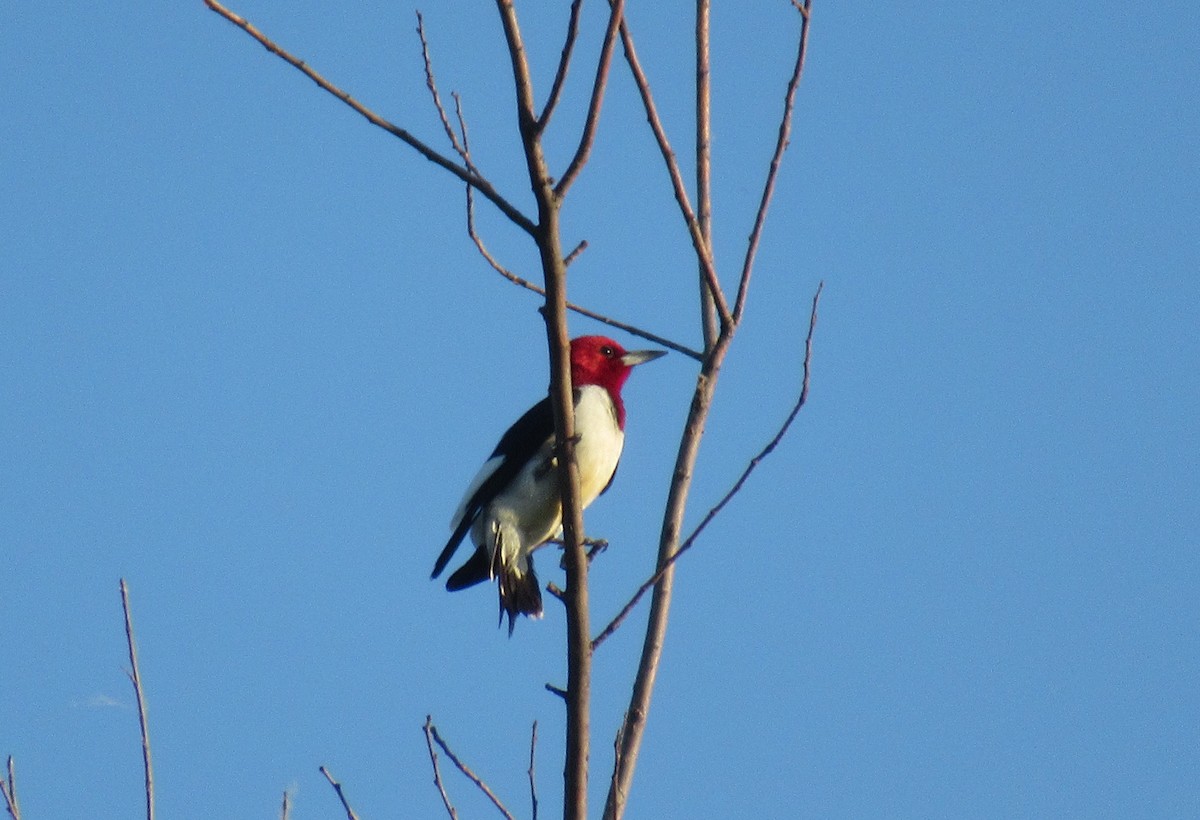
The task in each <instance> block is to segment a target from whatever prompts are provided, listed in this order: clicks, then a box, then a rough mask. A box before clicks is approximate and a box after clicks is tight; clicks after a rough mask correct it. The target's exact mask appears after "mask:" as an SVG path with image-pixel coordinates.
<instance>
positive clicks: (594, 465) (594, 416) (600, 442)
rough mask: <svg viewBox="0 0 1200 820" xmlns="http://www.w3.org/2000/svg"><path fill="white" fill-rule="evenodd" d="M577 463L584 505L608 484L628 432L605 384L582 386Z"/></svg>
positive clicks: (577, 417)
mask: <svg viewBox="0 0 1200 820" xmlns="http://www.w3.org/2000/svg"><path fill="white" fill-rule="evenodd" d="M575 434H576V435H577V436H578V437H579V442H578V444H576V445H575V464H576V465H577V466H578V468H579V494H580V501H581V503H582V505H583V506H584V507H586V506H587V505H588V504H591V503H592V502H593V501H595V500H596V496H598V495H600V492H601V491H602V490H603V489H604V488H605V487H606V486H607V485H608V482H609V480H610V479H612V475H613V471H614V470H616V469H617V462H618V461H620V460H621V450H622V448H623V447H624V446H625V433H624V431H623V430H621V428H620V427H619V426H618V425H617V411H616V408H615V407H613V403H612V398H611V397H610V396H609V395H608V391H607V390H605V389H604V388H603V387H598V386H596V385H594V384H589V385H585V386H584V387H582V388H580V391H579V402H578V403H577V404H576V405H575Z"/></svg>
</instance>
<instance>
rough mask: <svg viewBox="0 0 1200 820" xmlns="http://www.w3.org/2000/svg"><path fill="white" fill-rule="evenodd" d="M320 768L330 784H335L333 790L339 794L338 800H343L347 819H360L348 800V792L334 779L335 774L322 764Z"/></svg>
mask: <svg viewBox="0 0 1200 820" xmlns="http://www.w3.org/2000/svg"><path fill="white" fill-rule="evenodd" d="M319 770H320V772H321V774H323V775H325V779H326V780H328V781H329V785H330V786H333V791H334V792H335V793H336V794H337V796H338V800H340V801H341V802H342V808H343V809H345V810H346V820H358V815H357V814H355V813H354V809H352V808H350V803H349V801H347V800H346V793H345V792H344V791H342V784H341V783H339V782H338V781H336V780H334V779H333V775H331V774H330V773H329V769H326V768H325V767H324V766H321V767H320V769H319Z"/></svg>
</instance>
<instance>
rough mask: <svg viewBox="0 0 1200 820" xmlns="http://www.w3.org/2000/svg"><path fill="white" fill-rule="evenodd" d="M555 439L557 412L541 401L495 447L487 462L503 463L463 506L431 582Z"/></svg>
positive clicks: (545, 401) (434, 569) (544, 401)
mask: <svg viewBox="0 0 1200 820" xmlns="http://www.w3.org/2000/svg"><path fill="white" fill-rule="evenodd" d="M553 435H554V409H553V407H552V406H551V404H550V397H549V396H547V397H546V398H544V399H542V400H541V401H539V402H538V403H537V404H535V405H534V406H533V407H530V408H529V409H528V410H526V411H525V414H524V415H523V416H521V417H520V418H519V419H517V420H516V422H515V423H514V424H513V426H512V427H509V428H508V430H507V431H506V432H505V433H504V435H503V436H501V437H500V443H499V444H497V445H496V449H495V450H494V451H492V455H491V456H490V457H489V458H488V461H492V460H494V459H496V458H497V457H500V458H501V459H502V460H501V461H500V463H499V464H498V465H497V466H496V468H495V469H494V470H493V471H492V472H491V474H490V475H488V476H487V478H485V479H484V480H483V481H482V482H481V483H480V484H479V486H478V487H476V488H475V492H474V493H472V494H471V497H470V498H469V499H467V501H466V503H465V504H464V505H463V514H462V518H461V519H459V521H458V524H457V526H455V528H454V532H453V534H451V536H450V540H449V541H447V542H446V546H445V547H443V548H442V554H441V555H439V556H438V559H437V563H435V564H434V565H433V574H432V575H431V576H430V577H431V578H436V577H438V575H440V574H441V573H442V570H444V569H445V568H446V564H447V563H449V561H450V558H451V556H453V555H454V551H455V550H456V549H458V545H459V543H460V542H461V541H462V539H463V537H464V536H465V535H466V534H467V532H468V531H469V530H470V529H471V525H473V524H474V523H475V519H476V518H478V517H479V513H480V512H482V511H483V508H484V507H486V506H487V504H488V502H489V501H491V500H492V499H493V498H495V497H496V496H497V495H498V494H499V493H500V491H501V490H503V489H504V487H505V486H506V485H508V484H509V483H510V482H511V481H512V480H513V479H514V478H515V477H516V475H517V473H518V472H520V471H521V468H522V467H523V466H524V465H525V464H526V463H528V462H529V461H530V460H531V459H532V458H533V457H534V456H535V455H536V454H537V452H538V450H540V449H541V447H542V445H544V444H545V443H546V441H547V439H549V438H550V437H551V436H553Z"/></svg>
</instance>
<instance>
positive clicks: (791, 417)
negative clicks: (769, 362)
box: [592, 281, 825, 652]
mask: <svg viewBox="0 0 1200 820" xmlns="http://www.w3.org/2000/svg"><path fill="white" fill-rule="evenodd" d="M824 287H825V283H824V282H823V281H822V282H820V283H819V284H818V285H817V292H816V293H815V294H814V295H813V300H812V311H811V312H810V313H809V317H808V335H807V336H806V337H805V339H804V376H803V379H802V380H801V383H800V396H799V398H797V399H796V403H795V405H793V407H792V411H791V412H790V413H789V414H788V417H787V418H786V419H785V420H784V422H783V425H782V426H780V428H779V430H777V431H776V433H775V435H774V436H773V437H772V438H771V440H770V441H769V442H767V445H766V446H765V447H763V449H762V450H760V451H759V452H758V454H757V455H755V456H754V458H752V459H750V462H749V463H748V464H747V465H746V468H745V469H744V470H742V474H741V475H740V476H739V477H738V480H737V481H736V482H734V484H733V486H732V487H731V488H730V489H729V491H728V492H726V493H725V495H724V496H723V497H722V498H721V500H720V501H719V502H717V505H716V506H715V507H713V508H712V509H711V510H709V511H708V513H707V514H705V516H704V518H703V519H702V520H701V521H700V523H699V524H698V525H697V526H696V529H695V530H693V531H692V534H691V535H689V536H688V537H687V538H686V539H684V541H683V543H681V544H680V545H679V549H677V550H676V551H675V552H674V554H672V555H671V557H670V558H669V559H667V561H666V562H664V563H663V565H662V566H661V567H659V569H658V571H657V572H655V573H654V575H652V576H650V578H648V579H647V580H646V582H645V583H643V584H642V585H641V586H640V587H638V590H637V592H635V593H634V595H633V597H632V598H630V599H629V602H628V603H627V604H625V606H624V607H622V608H621V611H620V612H618V613H617V616H616V617H615V618H613V619H612V621H611V622H610V623H609V624H608V626H606V627H604V630H603V631H602V632H601V633H600V634H599V635H597V636H596V637H595V638H594V639H593V640H592V651H593V652H594V651H596V647H598V646H599V645H600V644H601V643H603V642H604V641H605V639H607V638H608V637H609V636H610V635H612V634H613V633H614V632H616V631H617V627H619V626H620V625H621V623H622V622H623V621H624V620H625V618H627V617H628V616H629V613H630V612H632V611H633V608H634V607H635V606H637V604H638V601H640V600H641V599H642V596H643V595H645V594H646V592H648V591H649V590H650V589H651V588H652V587H653V586H654V585H655V584H657V583H658V581H659V579H660V578H662V577H663V575H664V574H666V572H667V570H668V569H670V568H671V567H672V566H674V565H675V562H676V561H678V560H679V558H680V556H682V555H683V554H684V553H685V552H687V551H688V550H689V549H691V548H692V545H694V544H695V543H696V539H697V538H699V536H700V533H702V532H703V531H704V528H705V527H707V526H708V525H709V523H710V522H711V521H712V520H713V519H714V518H716V517H717V514H718V513H719V512H721V510H722V509H723V508H724V507H725V505H726V504H728V503H729V501H730V499H732V498H733V497H734V496H735V495H737V494H738V493H739V492H741V489H742V486H743V485H745V483H746V480H747V479H748V478H750V474H751V473H753V472H754V470H755V468H757V467H758V465H759V464H760V463H761V462H762V460H763V459H765V458H766V457H767V456H769V455H770V454H771V453H772V452H774V450H775V448H776V447H778V446H779V442H781V441H782V440H783V437H784V436H785V435H786V434H787V431H788V428H789V427H791V426H792V422H793V421H795V419H796V415H797V414H798V413H799V412H800V408H801V407H803V406H804V403H805V402H806V401H808V383H809V369H810V366H811V362H812V341H813V331H814V330H815V329H816V326H817V305H818V303H819V302H820V300H821V291H822V290H823V289H824Z"/></svg>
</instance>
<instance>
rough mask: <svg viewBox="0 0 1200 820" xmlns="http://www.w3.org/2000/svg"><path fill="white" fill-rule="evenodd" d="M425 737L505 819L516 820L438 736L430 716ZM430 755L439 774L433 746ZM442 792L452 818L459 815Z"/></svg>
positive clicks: (426, 717)
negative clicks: (444, 754) (437, 747)
mask: <svg viewBox="0 0 1200 820" xmlns="http://www.w3.org/2000/svg"><path fill="white" fill-rule="evenodd" d="M425 735H426V738H427V739H428V738H432V739H433V742H434V743H436V744H437V745H438V746H439V747H440V748H441V750H442V751H443V752H445V753H446V757H448V758H450V762H451V763H453V764H454V765H455V766H456V767H457V768H458V770H459V771H460V772H462V773H463V775H465V776H466V778H467V779H468V780H470V781H471V782H472V783H474V784H475V785H476V787H478V788H479V790H480V791H481V792H483V793H484V794H485V795H486V796H487V798H488V800H491V801H492V805H493V806H495V807H496V808H497V810H499V812H500V813H501V814H503V815H504V816H505V818H507V820H515V819H514V818H513V816H512V813H511V812H509V810H508V809H506V808H504V804H503V803H501V802H500V798H499V797H497V796H496V793H495V792H493V791H492V790H491V788H489V787H488V784H487V783H484V782H483V779H482V778H481V777H479V775H477V774H475V772H473V771H472V770H471V767H470V766H468V765H467V764H466V763H463V762H462V760H460V759H459V757H458V755H456V754H455V753H454V752H452V751H450V747H449V746H448V745H446V741H444V740H442V736H441V735H440V734H438V730H437V727H436V726H434V725H433V717H432V716H430V715H426V716H425ZM429 754H430V756H431V758H432V759H433V765H434V772H435V774H436V773H437V757H436V755H435V754H434V751H433V746H430V747H429ZM438 788H439V789H441V783H440V778H439V779H438ZM441 791H442V799H443V801H444V802H445V804H446V808H447V810H448V811H450V816H451V817H455V816H457V814H456V813H455V812H454V810H453V809H452V808H451V807H450V800H449V798H447V797H446V792H445V790H444V789H442V790H441Z"/></svg>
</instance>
